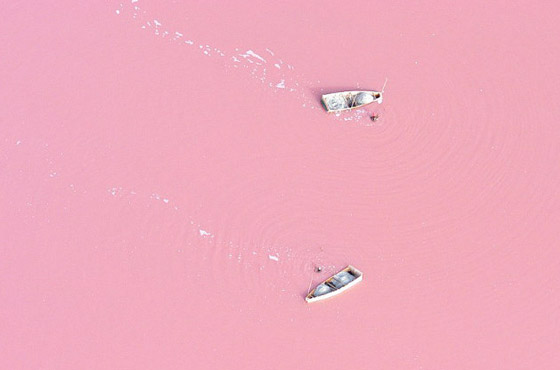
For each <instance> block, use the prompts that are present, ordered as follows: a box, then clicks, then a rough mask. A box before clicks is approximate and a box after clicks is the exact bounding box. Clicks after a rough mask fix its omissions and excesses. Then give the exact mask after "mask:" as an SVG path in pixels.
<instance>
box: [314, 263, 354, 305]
mask: <svg viewBox="0 0 560 370" xmlns="http://www.w3.org/2000/svg"><path fill="white" fill-rule="evenodd" d="M363 276H364V274H362V272H361V271H360V270H358V269H357V268H355V267H354V266H348V267H346V268H345V269H344V270H342V271H340V272H339V273H337V274H335V275H333V276H331V277H330V278H328V279H327V280H325V281H323V282H322V283H321V284H319V285H317V287H316V288H315V289H313V290H312V291H311V293H309V294H308V295H307V297H305V300H306V301H307V302H316V301H322V300H323V299H327V298H331V297H334V296H335V295H337V294H340V293H342V292H344V291H345V290H347V289H349V288H351V287H353V286H354V285H356V284H358V283H359V282H360V281H362V278H363Z"/></svg>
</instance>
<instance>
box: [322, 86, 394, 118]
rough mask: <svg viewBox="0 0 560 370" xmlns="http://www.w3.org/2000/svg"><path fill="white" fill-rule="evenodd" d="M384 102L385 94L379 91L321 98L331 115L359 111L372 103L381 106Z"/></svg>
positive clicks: (340, 93)
mask: <svg viewBox="0 0 560 370" xmlns="http://www.w3.org/2000/svg"><path fill="white" fill-rule="evenodd" d="M382 101H383V94H382V93H381V92H379V91H342V92H336V93H331V94H325V95H323V96H322V97H321V102H322V103H323V106H324V107H325V109H326V110H327V112H329V113H336V112H342V111H346V110H352V109H357V108H361V107H363V106H366V105H368V104H371V103H379V104H381V102H382Z"/></svg>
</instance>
